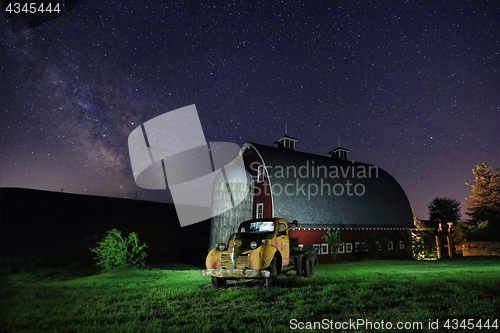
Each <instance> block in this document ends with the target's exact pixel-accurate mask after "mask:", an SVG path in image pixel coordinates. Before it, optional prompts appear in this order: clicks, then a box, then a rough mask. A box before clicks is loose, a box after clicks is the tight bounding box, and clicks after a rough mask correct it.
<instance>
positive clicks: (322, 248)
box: [321, 244, 328, 254]
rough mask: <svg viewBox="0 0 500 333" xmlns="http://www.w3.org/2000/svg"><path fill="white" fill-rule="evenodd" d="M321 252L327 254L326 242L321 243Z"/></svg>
mask: <svg viewBox="0 0 500 333" xmlns="http://www.w3.org/2000/svg"><path fill="white" fill-rule="evenodd" d="M321 254H328V244H321Z"/></svg>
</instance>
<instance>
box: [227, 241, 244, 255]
mask: <svg viewBox="0 0 500 333" xmlns="http://www.w3.org/2000/svg"><path fill="white" fill-rule="evenodd" d="M242 245H243V242H242V240H241V239H236V240H234V239H232V240H230V241H229V244H228V246H229V247H228V250H229V252H232V251H233V246H234V252H236V253H241V252H243V251H241V246H242Z"/></svg>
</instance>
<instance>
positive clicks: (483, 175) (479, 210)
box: [464, 163, 500, 225]
mask: <svg viewBox="0 0 500 333" xmlns="http://www.w3.org/2000/svg"><path fill="white" fill-rule="evenodd" d="M472 173H473V174H474V176H475V179H474V183H472V184H469V183H466V184H467V185H469V186H471V187H472V189H471V194H470V196H469V197H467V198H465V200H469V201H468V202H464V204H465V205H467V206H468V207H467V212H466V213H465V214H467V215H468V216H470V222H472V223H474V224H475V225H478V224H479V223H480V222H483V221H488V222H489V223H490V224H491V225H498V224H500V173H499V171H498V169H497V171H494V172H493V171H492V170H491V168H490V167H488V165H487V164H486V163H483V164H482V165H477V166H476V169H472Z"/></svg>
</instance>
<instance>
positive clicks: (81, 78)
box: [0, 0, 500, 219]
mask: <svg viewBox="0 0 500 333" xmlns="http://www.w3.org/2000/svg"><path fill="white" fill-rule="evenodd" d="M271 3H272V4H271ZM322 3H323V4H321V3H319V2H317V1H281V2H279V1H276V2H274V1H269V2H267V1H266V2H262V1H235V2H227V3H222V2H218V1H186V2H183V1H153V0H144V1H114V2H113V1H110V2H108V1H97V0H96V1H94V0H89V1H80V2H79V3H78V4H77V5H76V6H75V7H74V8H73V9H72V10H71V11H69V12H68V13H66V14H64V15H62V16H61V17H59V18H57V19H54V20H52V21H50V22H47V23H45V24H42V25H39V26H37V27H34V28H31V29H26V30H22V31H19V32H15V33H14V32H13V31H12V29H11V26H10V22H9V19H8V17H7V15H6V14H5V12H3V11H2V16H1V58H0V84H1V96H2V102H1V103H0V104H1V106H0V112H1V123H0V138H1V141H0V142H1V145H0V153H1V156H0V167H1V178H0V184H1V186H2V187H24V188H34V189H43V190H49V191H61V190H63V191H64V192H69V193H86V194H90V195H100V196H112V197H122V198H125V197H126V198H133V197H134V196H135V195H136V192H137V196H138V198H139V199H144V200H152V201H168V200H169V193H168V192H167V191H151V190H144V189H140V188H138V187H137V186H136V185H135V183H134V179H133V175H132V171H131V166H130V160H129V155H128V147H127V138H128V135H129V134H130V132H131V131H132V130H133V129H134V128H136V127H137V126H139V125H140V124H141V123H142V122H145V121H147V120H149V119H151V118H153V117H156V116H158V115H161V114H163V113H165V112H167V111H171V110H174V109H177V108H180V107H183V106H187V105H191V104H196V107H197V109H198V113H199V116H200V120H201V124H202V126H203V129H204V133H205V137H206V139H207V141H209V142H210V141H227V142H234V143H236V144H238V145H240V146H241V145H242V144H243V142H244V141H252V142H257V143H262V144H269V145H273V142H274V141H275V140H276V139H278V138H280V137H281V136H282V135H283V134H284V133H285V127H287V129H288V135H290V136H293V137H295V138H297V139H299V141H298V142H297V145H296V146H297V150H300V151H306V152H312V153H316V154H320V155H327V153H328V152H329V151H330V150H332V149H334V148H336V147H337V143H338V139H339V138H340V144H341V146H342V147H345V148H348V149H350V150H351V153H350V158H351V159H353V160H355V161H359V162H365V163H371V164H375V165H377V166H379V167H381V168H383V169H384V170H386V171H388V172H389V173H390V174H391V175H392V176H393V177H394V178H395V179H396V180H397V181H398V182H399V183H400V184H401V186H402V187H403V189H404V190H405V191H406V193H407V195H408V198H409V200H410V203H411V205H412V207H413V209H414V213H415V215H416V216H418V217H419V218H422V219H426V218H427V217H428V208H427V205H428V204H429V203H430V202H431V201H432V199H434V198H435V197H449V198H453V199H457V200H459V201H462V202H463V201H465V197H466V196H467V195H468V194H469V193H470V187H469V186H467V185H465V184H464V183H465V182H472V181H473V179H474V178H473V174H472V172H471V170H472V169H473V168H474V167H475V166H476V165H478V164H481V163H483V162H486V163H487V164H488V165H490V166H492V167H493V168H497V167H500V148H499V147H500V134H499V133H500V68H499V67H500V62H499V51H500V45H499V40H500V5H499V4H498V2H496V1H445V2H437V1H411V0H409V1H360V2H357V1H352V0H350V1H323V2H322Z"/></svg>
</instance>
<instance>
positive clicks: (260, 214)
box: [255, 203, 264, 219]
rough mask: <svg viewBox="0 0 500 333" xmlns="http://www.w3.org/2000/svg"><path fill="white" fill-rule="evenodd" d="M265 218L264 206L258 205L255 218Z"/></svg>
mask: <svg viewBox="0 0 500 333" xmlns="http://www.w3.org/2000/svg"><path fill="white" fill-rule="evenodd" d="M263 217H264V204H263V203H258V204H257V214H256V215H255V218H257V219H261V218H263Z"/></svg>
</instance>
